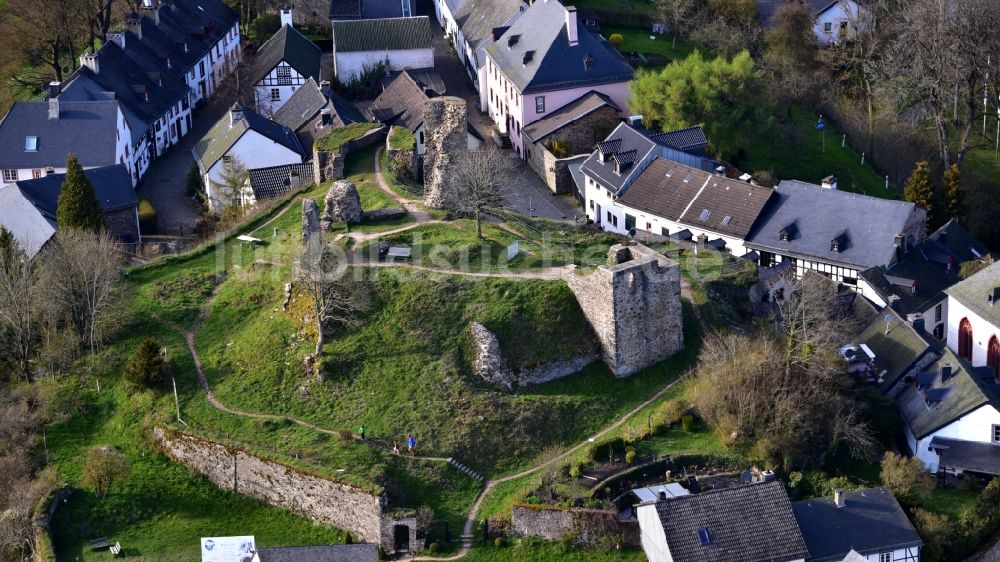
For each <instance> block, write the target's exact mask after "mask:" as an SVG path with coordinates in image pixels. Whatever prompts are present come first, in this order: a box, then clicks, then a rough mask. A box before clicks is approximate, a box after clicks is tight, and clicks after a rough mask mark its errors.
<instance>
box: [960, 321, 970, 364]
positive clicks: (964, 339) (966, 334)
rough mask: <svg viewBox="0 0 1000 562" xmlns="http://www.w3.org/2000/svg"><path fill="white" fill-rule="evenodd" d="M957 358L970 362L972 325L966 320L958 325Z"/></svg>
mask: <svg viewBox="0 0 1000 562" xmlns="http://www.w3.org/2000/svg"><path fill="white" fill-rule="evenodd" d="M958 356H959V357H964V358H966V359H968V360H969V361H972V323H971V322H969V319H968V318H962V321H961V322H959V324H958Z"/></svg>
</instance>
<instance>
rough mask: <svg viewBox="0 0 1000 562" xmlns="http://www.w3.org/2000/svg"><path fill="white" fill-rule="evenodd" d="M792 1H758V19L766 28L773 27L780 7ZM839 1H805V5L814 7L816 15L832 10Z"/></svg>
mask: <svg viewBox="0 0 1000 562" xmlns="http://www.w3.org/2000/svg"><path fill="white" fill-rule="evenodd" d="M790 1H791V0H757V17H758V18H759V19H760V21H761V22H763V23H764V25H765V26H770V25H771V18H772V17H774V13H775V12H776V11H777V10H778V6H781V5H782V4H785V3H787V2H790ZM838 1H839V0H805V3H806V4H808V5H809V6H810V7H812V9H813V11H814V12H815V13H816V15H819V14H822V13H823V12H825V11H827V10H828V9H830V7H831V6H833V5H835V4H836V3H837V2H838Z"/></svg>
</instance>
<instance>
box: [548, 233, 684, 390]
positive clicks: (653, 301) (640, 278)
mask: <svg viewBox="0 0 1000 562" xmlns="http://www.w3.org/2000/svg"><path fill="white" fill-rule="evenodd" d="M608 258H609V265H602V266H600V267H598V268H597V269H596V271H594V272H593V273H591V274H589V275H576V274H571V275H568V276H567V278H566V279H567V283H568V284H569V288H570V289H571V290H572V291H573V294H575V295H576V299H577V301H578V302H579V303H580V307H581V308H582V309H583V314H584V316H585V317H586V318H587V322H588V323H589V324H590V325H591V327H593V329H594V332H595V333H596V334H597V339H598V340H599V341H600V342H601V355H602V357H603V358H604V361H605V363H607V364H608V368H610V369H611V372H612V373H614V374H615V376H616V377H627V376H629V375H632V374H634V373H636V372H638V371H640V370H642V369H644V368H646V367H649V366H650V365H653V364H655V363H658V362H660V361H663V360H664V359H666V358H667V357H670V356H671V355H673V354H674V353H676V352H677V351H679V350H680V349H681V348H682V347H683V346H684V333H683V323H682V318H681V314H682V313H681V300H680V293H681V285H680V267H679V266H678V265H677V262H675V261H673V260H670V259H668V258H667V257H666V256H664V255H662V254H659V253H657V252H655V251H653V250H650V249H649V248H647V247H645V246H643V245H641V244H633V245H629V246H625V245H621V244H619V245H616V246H613V247H612V248H611V249H610V250H609V251H608Z"/></svg>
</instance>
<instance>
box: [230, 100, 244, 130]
mask: <svg viewBox="0 0 1000 562" xmlns="http://www.w3.org/2000/svg"><path fill="white" fill-rule="evenodd" d="M242 120H243V106H241V105H240V104H238V103H234V104H233V106H232V107H231V108H229V126H230V127H232V126H233V125H235V124H236V122H237V121H242Z"/></svg>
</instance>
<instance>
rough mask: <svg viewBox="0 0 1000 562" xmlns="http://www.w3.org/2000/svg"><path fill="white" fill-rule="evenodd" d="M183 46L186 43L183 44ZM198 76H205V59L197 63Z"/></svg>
mask: <svg viewBox="0 0 1000 562" xmlns="http://www.w3.org/2000/svg"><path fill="white" fill-rule="evenodd" d="M185 46H187V45H186V44H185ZM185 50H186V49H185ZM198 76H205V61H201V62H199V63H198Z"/></svg>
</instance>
